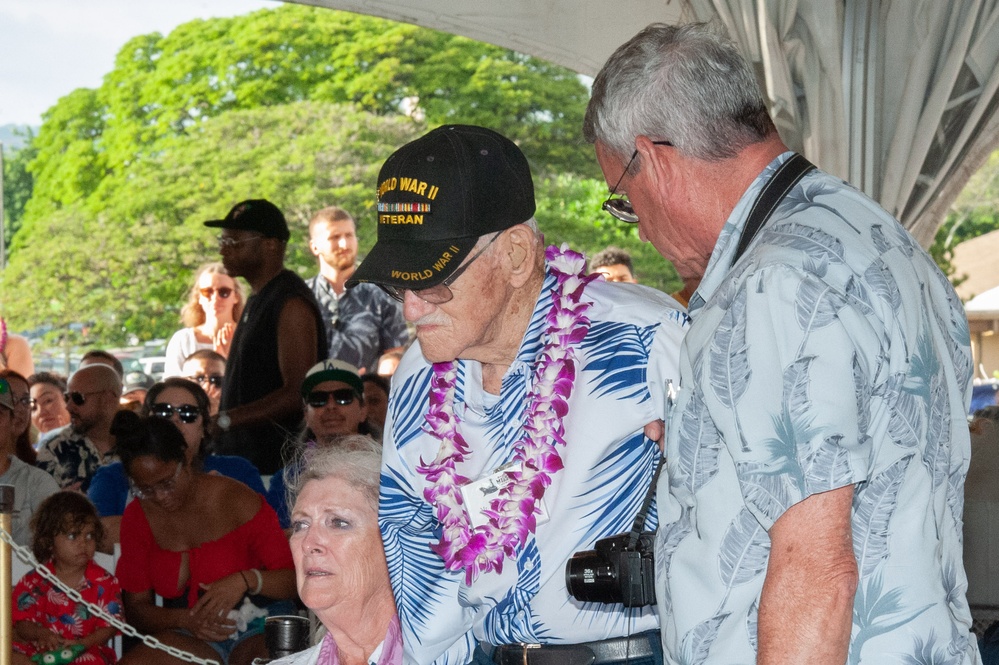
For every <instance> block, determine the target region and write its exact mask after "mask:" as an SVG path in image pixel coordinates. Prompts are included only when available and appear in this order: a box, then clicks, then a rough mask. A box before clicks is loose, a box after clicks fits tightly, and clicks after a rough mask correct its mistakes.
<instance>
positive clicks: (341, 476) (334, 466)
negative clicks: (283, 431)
mask: <svg viewBox="0 0 999 665" xmlns="http://www.w3.org/2000/svg"><path fill="white" fill-rule="evenodd" d="M381 464H382V450H381V447H380V446H379V445H378V444H377V443H376V442H375V440H374V439H372V438H371V437H369V436H364V435H361V434H351V435H349V436H344V437H341V438H339V439H337V441H336V443H334V444H333V445H330V446H321V447H319V446H317V447H314V448H309V449H307V450H306V451H305V452H304V453H303V454H302V456H301V460H300V462H299V463H298V464H291V465H289V467H288V469H289V473H288V477H287V488H288V506H294V505H295V501H296V500H297V499H298V495H299V493H301V491H302V488H303V487H305V484H306V483H308V482H309V481H310V480H327V479H331V478H332V479H336V480H340V481H343V482H345V483H347V484H348V485H351V486H352V487H354V488H355V489H357V490H358V491H360V492H361V493H362V494H364V496H365V497H366V498H367V499H368V500H369V501H370V502H371V505H372V507H373V508H374V509H375V512H378V480H379V476H380V474H381ZM293 469H297V472H292V470H293Z"/></svg>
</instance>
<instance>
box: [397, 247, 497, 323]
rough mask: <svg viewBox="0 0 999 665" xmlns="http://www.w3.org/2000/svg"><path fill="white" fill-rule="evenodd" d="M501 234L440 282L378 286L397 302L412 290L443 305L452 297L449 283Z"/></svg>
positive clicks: (415, 293)
mask: <svg viewBox="0 0 999 665" xmlns="http://www.w3.org/2000/svg"><path fill="white" fill-rule="evenodd" d="M502 234H503V232H502V231H500V232H499V233H497V234H496V235H494V236H493V237H492V238H491V239H490V240H489V242H487V243H486V244H485V246H484V247H483V248H482V249H480V250H479V251H478V252H476V253H475V255H474V256H473V257H472V258H470V259H469V260H468V261H466V262H465V263H464V265H461V266H459V267H458V269H457V270H455V271H454V272H453V273H451V274H450V275H448V277H447V279H445V280H444V281H443V282H441V283H440V284H437V285H435V286H431V287H428V288H426V289H400V288H399V287H397V286H391V285H389V284H379V285H378V286H380V287H382V289H383V290H384V291H385V292H386V293H387V294H389V295H390V296H392V297H393V298H395V299H396V300H398V301H399V302H403V301H404V300H405V299H406V291H412V292H413V295H414V296H416V297H417V298H419V299H420V300H422V301H423V302H425V303H428V304H430V305H443V304H444V303H446V302H450V301H451V299H452V298H454V294H453V293H451V285H452V284H454V283H455V281H457V279H458V278H459V277H461V276H462V275H463V274H464V272H465V271H466V270H468V266H470V265H472V264H473V263H475V259H477V258H479V257H480V256H482V255H483V254H484V253H485V251H486V250H487V249H489V246H490V245H492V244H493V243H494V242H496V239H497V238H499V237H500V235H502Z"/></svg>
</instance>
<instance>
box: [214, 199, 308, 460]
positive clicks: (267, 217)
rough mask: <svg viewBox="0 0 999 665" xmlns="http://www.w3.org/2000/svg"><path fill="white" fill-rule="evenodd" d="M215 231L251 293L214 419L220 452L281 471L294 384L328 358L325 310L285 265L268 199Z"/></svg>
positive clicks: (283, 225) (295, 414) (292, 427)
mask: <svg viewBox="0 0 999 665" xmlns="http://www.w3.org/2000/svg"><path fill="white" fill-rule="evenodd" d="M205 226H209V227H215V228H220V229H221V230H222V231H221V233H220V235H219V237H218V242H219V253H220V254H221V255H222V263H223V264H224V265H225V267H226V270H228V271H229V274H230V275H232V276H233V277H236V276H239V277H244V278H245V279H246V281H247V282H249V283H250V287H251V288H252V290H253V294H252V296H251V297H250V298H249V300H247V302H246V307H244V308H243V316H242V318H241V319H240V321H239V325H238V326H237V327H236V334H235V336H234V337H233V340H232V346H231V347H230V350H229V359H228V361H227V362H226V371H225V378H224V382H223V386H222V404H221V407H220V410H219V413H218V415H217V416H216V418H215V422H214V425H213V426H214V428H215V429H216V434H218V435H219V437H218V447H217V451H218V452H219V453H220V454H224V455H241V456H243V457H245V458H247V459H248V460H250V461H251V462H253V464H254V465H256V467H257V469H259V470H260V473H261V474H272V473H274V472H275V471H276V470H278V469H279V468H281V466H282V464H281V446H282V445H283V444H284V441H285V439H286V438H287V437H288V433H289V432H294V431H296V430H297V428H298V425H299V423H300V422H301V420H302V401H301V398H300V397H299V395H298V388H299V386H301V385H302V379H304V378H305V373H306V372H308V370H309V368H310V367H312V366H313V365H314V364H315V363H316V362H317V361H318V360H321V359H323V358H325V357H326V337H325V335H323V334H321V331H322V330H323V319H322V314H321V313H320V311H319V306H318V305H317V304H316V299H315V297H313V295H312V292H311V291H310V290H309V288H308V287H307V286H306V285H305V282H304V281H302V278H301V277H299V276H298V275H296V274H295V273H293V272H291V271H290V270H286V269H285V267H284V254H285V248H286V247H287V243H288V238H289V236H290V233H289V232H288V223H287V222H286V221H285V218H284V215H283V214H282V213H281V211H280V210H279V209H278V208H277V206H275V205H274V204H273V203H271V202H270V201H265V200H263V199H251V200H249V201H243V202H241V203H237V204H236V206H235V207H233V209H232V210H230V211H229V214H228V215H226V216H225V219H218V220H212V221H208V222H205Z"/></svg>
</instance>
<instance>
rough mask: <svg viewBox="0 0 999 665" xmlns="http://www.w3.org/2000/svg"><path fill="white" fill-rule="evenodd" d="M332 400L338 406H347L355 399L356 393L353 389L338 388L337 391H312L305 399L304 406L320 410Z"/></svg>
mask: <svg viewBox="0 0 999 665" xmlns="http://www.w3.org/2000/svg"><path fill="white" fill-rule="evenodd" d="M330 397H332V398H333V402H334V403H335V404H337V405H338V406H347V405H348V404H350V403H352V402H353V401H354V400H355V399H357V393H355V392H354V389H353V388H339V389H337V390H313V391H312V392H311V393H309V395H308V397H306V398H305V402H306V404H308V405H309V406H311V407H312V408H313V409H321V408H323V407H324V406H326V404H327V403H328V402H329V401H330Z"/></svg>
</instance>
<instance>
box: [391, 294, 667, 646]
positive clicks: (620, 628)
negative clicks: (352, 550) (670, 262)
mask: <svg viewBox="0 0 999 665" xmlns="http://www.w3.org/2000/svg"><path fill="white" fill-rule="evenodd" d="M554 284H555V278H554V277H553V276H552V275H550V274H549V275H547V277H546V280H545V285H544V288H543V289H542V295H541V297H540V298H539V300H538V302H537V304H536V307H535V310H534V313H533V316H532V318H531V322H530V324H529V327H528V329H527V332H526V334H525V336H524V339H523V342H522V343H521V347H520V350H519V352H518V354H517V357H516V360H515V361H514V362H513V363H512V365H511V366H510V368H509V370H508V371H507V373H506V375H505V376H504V378H503V381H502V386H501V389H500V394H499V395H492V394H489V393H486V392H485V391H484V390H483V389H482V373H481V365H479V363H477V362H474V361H460V362H459V370H458V383H457V387H456V398H455V400H456V403H455V411H456V413H457V415H458V418H459V422H460V431H461V434H462V436H463V437H464V438H465V440H466V441H467V442H468V444H469V446H470V448H471V453H470V454H469V455H468V456H467V458H466V460H465V462H464V463H463V464H462V465H460V466H459V468H458V469H457V471H458V473H460V474H461V475H463V476H465V477H468V478H470V479H473V480H474V479H478V478H482V477H483V476H488V475H489V474H491V473H492V471H493V470H495V469H497V468H498V467H500V466H502V465H504V464H506V463H507V462H509V461H511V460H512V458H513V451H514V443H515V442H516V441H517V439H518V438H519V437H520V436H521V431H522V430H521V425H522V423H523V419H524V410H525V405H526V402H527V398H526V396H527V392H528V389H529V388H530V387H531V384H532V377H533V374H534V368H535V364H536V362H537V359H538V354H539V351H540V350H541V348H542V333H543V331H544V328H545V325H546V324H545V316H546V315H547V313H548V311H549V309H550V308H551V303H552V300H551V293H550V292H551V289H552V287H553V286H554ZM583 299H584V300H589V301H592V302H593V303H594V304H593V306H592V307H591V308H590V310H589V311H588V312H587V316H589V317H590V319H591V321H592V324H591V326H590V329H589V331H588V332H587V335H586V337H585V338H584V340H583V341H582V343H581V345H580V346H579V347H578V348H577V358H578V364H577V367H578V368H579V369H578V370H577V375H576V381H575V385H574V389H573V392H572V396H571V398H570V401H569V414H568V416H566V418H565V419H564V420H563V424H564V425H565V430H566V434H565V437H566V440H567V446H566V447H565V448H564V449H560V454H561V456H562V459H563V462H564V464H565V468H564V469H563V470H562V471H560V472H559V473H557V474H555V476H554V480H553V483H552V485H551V487H549V488H548V490H547V492H546V494H545V496H544V504H545V509H546V511H547V514H548V515H549V517H550V518H549V520H548V521H547V522H545V523H542V524H540V525H539V526H538V528H537V532H536V534H535V535H534V536H529V537H528V539H527V542H526V543H525V544H524V545H523V546H522V548H521V549H520V551H519V554H518V556H517V558H516V560H509V559H507V560H506V561H504V565H503V570H502V572H501V573H494V572H487V573H483V574H481V575H480V576H479V577H478V579H476V580H475V581H474V582H473V583H472V584H471V585H467V584H465V576H464V571H458V572H446V571H445V570H444V564H443V560H442V559H441V558H440V557H439V556H438V555H437V554H435V553H434V552H432V551H431V550H430V546H431V545H432V544H435V543H437V542H438V540H439V538H440V532H441V529H440V523H439V522H438V521H437V519H436V517H435V511H434V508H433V506H431V505H430V504H428V503H427V502H426V501H425V500H424V497H423V490H424V488H425V487H426V485H427V483H426V480H425V478H424V477H423V476H422V475H420V474H419V473H417V471H416V467H417V466H418V465H419V464H420V463H421V460H428V461H429V460H432V459H433V458H434V457H435V456H436V454H437V451H438V449H439V447H440V442H439V440H437V439H436V438H434V437H432V436H431V435H429V434H427V433H426V432H424V424H425V421H424V414H425V413H426V411H427V408H428V406H429V401H428V394H429V393H428V391H429V385H430V377H431V374H432V369H431V366H430V365H429V364H427V362H426V361H425V360H424V358H423V356H422V354H421V352H420V348H419V344H418V343H417V344H414V346H413V348H412V349H410V351H409V352H408V353H407V354H406V356H405V357H404V358H403V361H402V363H401V364H400V366H399V369H398V371H397V372H396V374H395V376H394V377H393V379H392V394H391V397H390V400H389V420H388V426H387V428H386V430H385V439H384V441H385V448H384V453H383V454H384V457H383V468H382V488H381V502H380V508H379V520H380V523H381V529H382V538H383V540H384V543H385V552H386V557H387V560H388V567H389V575H390V577H391V579H392V586H393V591H394V592H395V597H396V604H397V607H398V611H399V618H400V621H401V624H402V631H403V643H404V645H405V649H406V662H407V663H410V662H413V663H431V662H436V663H467V662H468V661H469V660H470V659H471V657H472V651H473V649H474V648H475V645H476V642H477V641H485V642H488V643H490V644H494V645H495V644H510V643H517V642H529V643H578V642H585V641H590V640H599V639H604V638H608V637H616V636H621V635H627V634H629V633H638V632H642V631H647V630H655V629H656V628H657V627H658V617H657V616H656V612H655V608H654V607H644V608H631V609H627V610H626V609H625V608H624V607H623V606H622V605H620V604H616V605H605V604H600V603H583V602H579V601H576V600H574V599H572V598H571V597H569V594H568V592H567V590H566V586H565V566H566V562H567V561H568V559H569V558H570V557H571V556H572V554H573V553H574V552H577V551H580V550H590V549H593V544H594V542H595V541H596V540H598V539H600V538H605V537H607V536H611V535H615V534H619V533H622V532H625V531H628V530H629V529H630V528H631V525H632V522H633V521H634V518H635V515H636V514H637V513H638V510H639V508H640V507H641V504H642V502H643V499H644V498H645V494H646V492H647V490H648V488H649V485H650V483H651V480H652V474H653V472H654V470H655V466H656V464H657V461H658V459H659V457H660V455H659V450H658V446H657V445H656V444H655V443H653V442H652V441H650V440H648V439H646V438H645V436H644V435H643V433H642V428H643V427H644V425H645V424H646V423H649V422H651V421H652V420H654V419H656V418H662V417H663V415H664V410H665V397H664V395H665V392H666V389H665V386H666V383H667V381H672V382H673V383H676V381H677V378H678V376H679V374H678V368H677V358H678V354H679V346H680V340H681V338H682V335H683V332H684V330H685V328H686V322H687V317H686V314H685V313H684V312H683V310H682V308H681V307H680V305H679V304H677V303H676V302H675V301H674V300H672V299H671V298H669V297H668V296H666V295H664V294H662V293H659V292H658V291H654V290H652V289H648V288H645V287H641V286H637V285H632V284H608V283H606V282H603V281H598V282H593V283H591V284H589V285H588V286H587V287H586V291H585V294H584V296H583ZM654 513H655V511H654V509H653V510H652V511H651V514H650V520H649V527H650V528H654V527H655V524H656V519H655V514H654Z"/></svg>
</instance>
